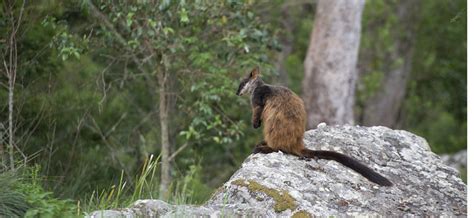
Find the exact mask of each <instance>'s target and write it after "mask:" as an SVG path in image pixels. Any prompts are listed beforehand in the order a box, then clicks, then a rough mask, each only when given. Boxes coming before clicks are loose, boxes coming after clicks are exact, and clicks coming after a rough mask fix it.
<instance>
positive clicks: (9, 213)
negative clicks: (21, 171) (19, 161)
mask: <svg viewBox="0 0 474 218" xmlns="http://www.w3.org/2000/svg"><path fill="white" fill-rule="evenodd" d="M17 183H18V178H17V177H16V176H15V175H14V174H12V173H2V174H0V186H1V187H2V188H1V189H0V216H1V217H23V216H24V215H25V213H26V211H27V210H28V209H30V207H31V206H30V205H29V204H28V202H27V201H26V199H25V198H26V197H25V195H24V194H23V193H22V192H20V191H19V190H16V189H15V187H16V184H17Z"/></svg>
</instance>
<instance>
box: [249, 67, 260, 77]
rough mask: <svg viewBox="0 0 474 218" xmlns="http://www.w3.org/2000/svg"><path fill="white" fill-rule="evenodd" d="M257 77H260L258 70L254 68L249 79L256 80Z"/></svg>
mask: <svg viewBox="0 0 474 218" xmlns="http://www.w3.org/2000/svg"><path fill="white" fill-rule="evenodd" d="M258 76H260V69H259V68H258V67H255V68H253V70H252V71H251V72H250V75H249V79H257V77H258Z"/></svg>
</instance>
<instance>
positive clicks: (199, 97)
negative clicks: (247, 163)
mask: <svg viewBox="0 0 474 218" xmlns="http://www.w3.org/2000/svg"><path fill="white" fill-rule="evenodd" d="M319 5H320V1H307V0H296V1H282V0H278V1H253V0H222V1H184V0H183V1H172V0H162V1H149V2H147V3H144V1H138V2H136V3H131V2H114V1H100V2H99V1H88V0H83V1H54V0H38V1H21V0H18V1H12V0H5V1H1V2H0V7H1V11H0V61H1V67H0V156H1V163H0V164H1V175H0V186H1V187H2V190H1V191H0V215H11V216H13V215H18V216H22V215H25V214H26V215H28V216H35V215H46V216H48V215H53V216H57V215H59V214H63V215H65V214H67V215H81V214H83V213H84V212H88V211H92V210H96V209H104V208H111V207H122V206H127V205H128V204H130V203H131V202H133V201H134V200H136V199H139V198H161V199H164V200H167V201H169V202H173V203H193V204H199V203H203V202H205V200H206V199H208V198H209V196H210V195H211V194H212V192H213V191H214V190H215V189H216V188H218V187H219V186H220V185H221V184H222V183H223V182H225V181H226V180H227V179H228V178H229V177H230V176H231V175H232V173H233V172H235V171H236V169H238V168H239V167H240V164H241V163H242V162H243V160H244V159H245V158H246V157H247V156H248V155H249V154H250V153H251V151H252V149H253V146H254V145H255V144H256V143H257V142H259V141H260V138H261V133H260V130H255V129H253V128H252V127H251V122H250V120H251V118H250V117H251V109H250V105H249V100H248V99H247V98H241V97H238V96H236V95H235V91H236V88H237V86H238V82H239V80H240V78H242V77H243V76H245V75H246V74H247V73H248V72H250V70H251V69H252V68H253V67H255V66H259V67H260V69H261V71H262V72H263V74H264V78H263V79H264V80H265V81H266V82H268V83H272V84H280V85H285V86H288V87H289V88H290V89H292V90H293V91H295V92H296V93H297V94H299V95H304V94H305V92H306V93H308V92H310V90H304V89H305V88H306V87H307V86H305V85H303V81H304V77H305V58H306V56H307V52H308V48H309V47H310V43H311V37H312V31H313V29H314V28H315V27H316V26H315V22H316V21H317V18H318V17H317V16H316V20H315V14H316V11H317V7H318V6H319ZM357 10H359V12H360V13H362V17H361V21H360V26H361V32H360V45H359V46H356V48H355V49H357V50H356V52H357V53H356V54H358V55H357V64H356V67H355V69H354V71H353V73H354V75H356V77H355V78H357V79H356V80H354V81H355V93H354V100H353V107H351V113H353V121H352V124H357V125H366V126H373V125H384V126H388V127H390V128H394V129H403V130H407V131H411V132H413V133H416V134H418V135H420V136H422V137H424V138H426V139H427V141H428V142H429V144H430V145H431V148H432V150H433V151H434V152H436V153H438V154H444V153H454V152H457V151H460V150H463V149H466V147H467V1H462V0H454V1H445V0H430V1H420V0H413V1H412V0H388V1H383V0H366V1H365V4H363V7H360V9H357ZM356 12H357V11H356ZM318 16H319V15H318ZM336 28H337V27H336ZM342 85H344V84H342ZM306 89H308V88H306ZM386 99H390V102H389V104H388V103H387V102H384V100H386ZM387 104H388V105H387ZM330 124H332V123H330ZM461 171H462V172H461V174H462V176H463V177H464V181H466V179H465V178H466V171H465V169H463V170H461Z"/></svg>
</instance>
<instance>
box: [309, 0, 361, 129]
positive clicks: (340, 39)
mask: <svg viewBox="0 0 474 218" xmlns="http://www.w3.org/2000/svg"><path fill="white" fill-rule="evenodd" d="M363 9H364V0H320V1H318V5H317V10H316V16H315V22H314V25H313V31H312V33H311V39H310V45H309V48H308V51H307V53H306V58H305V61H304V68H305V69H304V71H305V72H304V74H305V75H304V81H303V98H304V101H305V107H306V111H307V113H308V127H309V128H315V127H316V126H317V125H318V123H320V122H326V123H328V124H346V123H347V124H352V123H353V122H354V115H353V111H352V108H353V104H354V94H355V82H356V80H357V74H356V63H357V54H358V50H359V41H360V32H361V16H362V11H363Z"/></svg>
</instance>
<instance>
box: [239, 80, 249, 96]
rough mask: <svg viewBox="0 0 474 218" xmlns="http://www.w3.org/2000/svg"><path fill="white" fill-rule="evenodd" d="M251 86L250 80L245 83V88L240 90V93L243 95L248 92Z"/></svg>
mask: <svg viewBox="0 0 474 218" xmlns="http://www.w3.org/2000/svg"><path fill="white" fill-rule="evenodd" d="M249 86H250V82H248V83H245V86H244V88H242V90H240V94H241V95H242V94H244V93H246V92H247V89H248V88H249Z"/></svg>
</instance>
